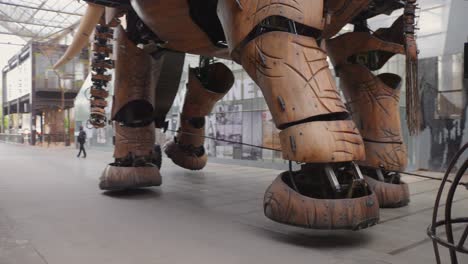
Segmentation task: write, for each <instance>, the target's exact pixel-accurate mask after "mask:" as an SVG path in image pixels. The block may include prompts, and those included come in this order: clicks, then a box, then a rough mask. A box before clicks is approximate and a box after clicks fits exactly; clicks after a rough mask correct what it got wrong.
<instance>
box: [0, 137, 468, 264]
mask: <svg viewBox="0 0 468 264" xmlns="http://www.w3.org/2000/svg"><path fill="white" fill-rule="evenodd" d="M88 151H89V153H88V158H87V159H77V158H76V156H75V155H76V153H75V150H74V149H69V148H54V149H44V148H33V147H28V146H22V145H9V144H3V143H0V264H44V263H48V264H63V263H67V264H74V263H80V264H83V263H90V264H91V263H99V264H102V263H113V264H119V263H122V264H123V263H125V264H127V263H145V264H153V263H154V264H156V263H157V264H172V263H176V264H178V263H191V264H192V263H195V264H196V263H255V264H258V263H281V264H283V263H330V264H332V263H345V264H351V263H360V264H363V263H412V264H418V263H425V264H427V263H435V261H434V255H433V252H432V244H431V242H430V240H429V239H428V238H427V236H426V234H425V232H426V227H427V226H428V224H429V222H430V216H431V214H432V206H433V203H434V199H435V193H436V191H437V189H438V186H439V182H437V181H430V180H425V179H419V178H406V180H407V181H408V182H410V188H411V192H412V197H411V199H412V201H411V204H410V206H408V207H405V208H400V209H385V210H382V211H381V222H382V223H381V224H379V225H377V226H375V227H372V228H369V229H366V230H363V231H359V232H352V231H314V230H306V229H301V228H294V227H288V226H284V225H280V224H277V223H274V222H272V221H270V220H268V219H266V218H265V217H264V216H263V213H262V199H263V193H264V191H265V189H266V187H267V186H268V185H269V184H270V183H271V181H272V180H273V179H274V178H275V177H276V176H277V175H278V174H279V172H280V171H277V170H271V169H260V168H251V167H241V166H236V165H225V164H213V163H210V164H209V165H208V166H207V168H206V169H205V170H204V171H201V172H191V171H187V170H184V169H181V168H178V167H176V166H175V165H173V164H172V162H170V161H169V160H168V159H164V161H163V169H162V175H163V186H161V187H157V188H150V189H146V190H138V191H131V192H120V193H105V192H102V191H100V190H99V189H98V188H97V184H98V181H97V179H98V178H99V176H100V174H101V172H102V170H103V169H104V166H105V165H106V163H107V162H109V161H111V159H112V158H111V155H112V153H109V152H103V151H96V150H95V151H93V150H88ZM454 209H455V214H458V215H465V216H468V192H467V191H466V190H465V189H462V188H460V190H459V191H458V192H457V196H456V202H455V204H454ZM441 251H442V253H443V256H444V258H446V256H447V252H446V250H445V249H441ZM460 257H461V256H460ZM444 263H449V260H448V259H446V261H445V262H444ZM460 263H468V258H467V257H466V256H463V257H461V258H460Z"/></svg>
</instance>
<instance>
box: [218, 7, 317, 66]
mask: <svg viewBox="0 0 468 264" xmlns="http://www.w3.org/2000/svg"><path fill="white" fill-rule="evenodd" d="M218 16H219V18H220V20H221V24H222V25H223V28H224V32H225V35H226V38H227V42H228V44H229V49H230V52H231V55H232V51H233V50H234V49H236V48H238V45H239V43H240V42H241V41H243V40H244V39H245V38H246V37H247V35H248V34H249V33H250V32H251V31H252V30H253V29H254V28H255V26H257V25H258V24H259V23H260V22H262V21H263V20H264V19H265V18H267V17H270V16H282V17H286V18H289V19H291V20H293V21H296V22H298V23H301V24H304V25H307V26H309V27H312V28H316V29H320V30H321V29H323V24H324V21H323V1H322V0H219V2H218ZM234 57H235V56H234ZM234 59H236V58H234Z"/></svg>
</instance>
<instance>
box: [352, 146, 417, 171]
mask: <svg viewBox="0 0 468 264" xmlns="http://www.w3.org/2000/svg"><path fill="white" fill-rule="evenodd" d="M364 145H365V148H366V159H365V160H364V161H359V162H358V164H359V165H361V166H365V167H372V168H382V169H385V170H394V171H404V170H405V169H406V166H407V164H408V156H407V150H406V146H405V144H403V143H375V142H369V141H364Z"/></svg>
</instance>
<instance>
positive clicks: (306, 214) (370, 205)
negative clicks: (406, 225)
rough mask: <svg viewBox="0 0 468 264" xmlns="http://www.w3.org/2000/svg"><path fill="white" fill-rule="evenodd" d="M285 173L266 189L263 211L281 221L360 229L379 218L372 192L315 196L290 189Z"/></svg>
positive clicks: (372, 223) (294, 223) (309, 226)
mask: <svg viewBox="0 0 468 264" xmlns="http://www.w3.org/2000/svg"><path fill="white" fill-rule="evenodd" d="M286 173H288V172H284V173H282V174H280V175H279V176H278V177H277V178H276V180H275V181H274V182H273V183H272V184H271V186H270V187H269V188H268V189H267V191H266V193H265V197H264V202H263V205H264V212H265V216H267V217H268V218H270V219H272V220H274V221H276V222H279V223H284V224H289V225H294V226H300V227H305V228H313V229H352V230H357V229H362V228H366V227H369V226H372V225H375V224H376V223H377V222H378V220H379V204H378V201H377V197H376V195H375V194H374V193H372V194H371V195H368V196H363V197H359V198H353V199H336V200H332V199H315V198H311V197H307V196H303V195H301V194H299V193H297V192H296V191H294V190H293V189H291V188H290V187H289V186H288V185H287V184H286V183H285V182H284V181H283V179H282V177H285V174H286Z"/></svg>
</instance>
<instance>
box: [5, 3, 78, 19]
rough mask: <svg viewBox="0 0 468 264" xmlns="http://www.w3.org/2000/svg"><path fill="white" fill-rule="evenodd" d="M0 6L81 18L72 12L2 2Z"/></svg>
mask: <svg viewBox="0 0 468 264" xmlns="http://www.w3.org/2000/svg"><path fill="white" fill-rule="evenodd" d="M0 5H7V6H14V7H20V8H27V9H34V10H42V11H47V12H55V13H59V14H65V15H70V16H81V14H76V13H72V12H65V11H60V10H54V9H50V8H43V7H41V8H39V7H35V6H27V5H21V4H13V3H6V2H3V1H0Z"/></svg>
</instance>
